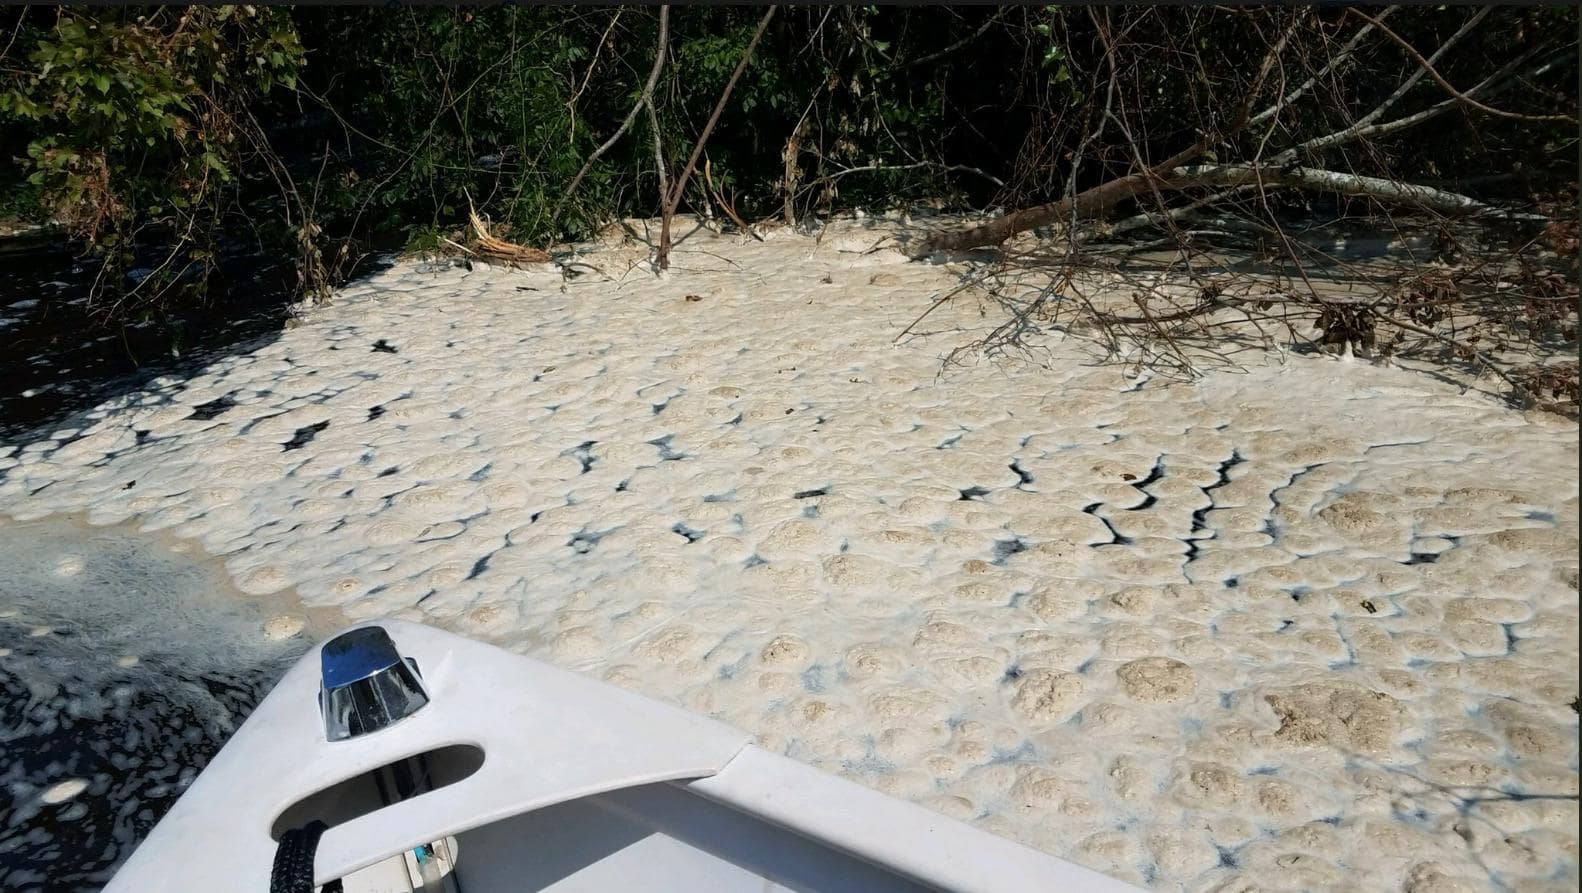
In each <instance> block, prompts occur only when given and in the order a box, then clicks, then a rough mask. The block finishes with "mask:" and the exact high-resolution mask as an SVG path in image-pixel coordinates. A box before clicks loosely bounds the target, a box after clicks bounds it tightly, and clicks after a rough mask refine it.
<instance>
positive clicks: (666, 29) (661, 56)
mask: <svg viewBox="0 0 1582 893" xmlns="http://www.w3.org/2000/svg"><path fill="white" fill-rule="evenodd" d="M654 43H655V46H654V67H653V70H651V71H649V72H648V81H647V83H645V84H643V92H642V95H640V96H638V97H637V101H636V102H634V103H632V110H631V111H629V112H627V113H626V120H624V121H622V122H621V126H620V127H618V128H616V130H615V132H614V133H612V134H610V138H609V139H607V140H605V141H604V143H603V145H601V146H599V148H597V149H594V150H593V154H592V155H589V156H588V160H587V161H585V162H583V164H582V170H579V171H577V175H576V176H575V177H572V178H571V183H570V184H568V185H567V186H566V191H565V192H564V193H562V194H561V196H560V200H559V201H557V202H555V209H554V210H553V211H551V212H550V214H549V219H551V220H558V219H560V211H561V209H562V208H564V207H565V205H566V202H567V200H569V199H570V198H571V195H572V193H574V192H576V191H577V186H578V185H580V184H581V183H582V178H583V177H586V176H587V175H588V171H589V170H591V169H592V168H593V164H594V162H596V161H598V160H599V159H600V158H601V157H603V156H604V153H606V152H608V151H610V149H611V147H613V146H614V145H615V144H616V143H618V142H620V140H621V137H623V136H625V135H626V131H627V130H629V129H630V128H631V126H632V122H633V121H636V120H637V113H638V112H640V111H642V110H643V105H644V103H648V102H651V101H652V100H653V96H654V87H655V85H657V84H658V83H659V72H660V71H661V70H663V69H664V67H665V53H666V50H667V49H668V48H669V45H670V7H669V5H665V6H661V7H659V39H658V40H656V41H655V42H654Z"/></svg>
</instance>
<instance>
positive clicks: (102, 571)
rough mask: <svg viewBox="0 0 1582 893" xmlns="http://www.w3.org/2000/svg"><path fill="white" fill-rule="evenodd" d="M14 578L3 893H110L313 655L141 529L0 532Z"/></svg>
mask: <svg viewBox="0 0 1582 893" xmlns="http://www.w3.org/2000/svg"><path fill="white" fill-rule="evenodd" d="M0 567H4V568H5V569H6V571H5V573H4V574H0V750H3V752H4V754H5V759H4V760H0V789H3V790H5V792H6V796H5V797H3V798H0V853H3V854H4V855H3V856H0V890H7V891H43V890H50V891H77V890H98V889H100V888H102V887H103V886H104V885H105V883H107V882H108V880H109V878H110V875H111V874H112V873H113V871H114V869H115V867H116V866H117V865H119V864H120V863H121V862H122V861H124V860H125V859H126V857H127V856H128V855H130V854H131V851H132V849H133V848H134V847H135V846H136V845H137V843H138V842H139V841H140V840H142V838H143V837H144V836H145V835H147V834H148V832H149V830H150V829H151V828H153V826H154V823H155V822H156V821H158V819H159V817H160V816H162V815H164V813H165V811H166V810H168V809H169V808H170V806H171V805H172V804H173V803H174V802H175V800H176V798H177V797H178V796H179V795H180V794H181V792H182V791H184V790H185V789H186V787H187V786H188V785H189V784H191V782H192V780H193V779H194V778H196V777H197V774H198V772H199V771H200V770H202V768H203V767H204V765H205V764H207V763H208V761H209V759H210V758H211V757H212V756H213V755H214V754H215V752H216V751H218V750H219V748H220V745H221V744H223V743H224V742H225V740H226V738H227V737H228V736H229V735H230V734H231V733H232V732H233V731H234V730H235V729H236V727H237V726H238V725H239V724H240V723H241V721H242V719H243V718H245V717H246V716H247V714H248V713H249V712H251V710H252V709H253V707H254V706H255V705H256V704H257V702H258V701H259V700H260V699H261V698H262V697H263V695H264V694H265V692H267V691H268V689H269V687H270V686H271V685H273V684H274V682H275V681H276V680H277V679H278V678H279V677H280V675H281V674H282V673H283V672H284V671H285V669H286V667H287V666H288V665H289V664H290V663H291V662H292V661H293V660H294V659H295V658H296V657H297V656H299V655H300V654H301V653H302V652H303V651H304V650H306V648H307V647H308V644H309V643H308V640H307V639H306V638H305V637H301V636H299V637H296V638H292V639H287V640H285V641H269V640H267V639H266V638H265V636H264V634H263V631H262V630H263V623H264V621H265V620H266V619H267V618H268V616H269V612H267V611H265V610H264V609H263V608H262V607H260V606H258V605H256V604H251V603H249V602H248V601H246V599H245V597H244V596H242V595H240V594H239V593H236V592H235V591H234V590H233V589H232V588H231V586H230V583H229V581H228V580H227V579H226V577H225V576H224V574H223V573H222V572H221V571H219V570H218V569H217V568H214V567H211V566H209V565H207V564H204V563H200V562H199V561H196V560H194V559H192V558H190V557H188V556H186V555H183V554H180V553H178V552H175V551H172V550H171V549H169V548H167V547H165V546H164V545H163V544H162V543H160V542H159V541H158V540H156V539H153V538H151V537H148V536H143V535H138V534H135V533H133V532H131V531H129V530H125V529H119V528H90V527H86V526H83V525H78V524H75V523H73V522H71V521H67V520H47V521H42V522H31V523H25V524H12V523H4V524H0ZM63 782H79V783H86V787H85V788H83V789H82V790H81V791H80V792H79V793H77V794H76V795H75V796H73V797H70V798H69V799H65V800H63V801H62V802H57V803H50V802H46V798H45V796H44V795H45V794H46V792H48V791H50V790H51V789H52V788H54V787H55V786H56V785H60V784H62V783H63ZM57 790H58V789H57Z"/></svg>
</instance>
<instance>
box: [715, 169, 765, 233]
mask: <svg viewBox="0 0 1582 893" xmlns="http://www.w3.org/2000/svg"><path fill="white" fill-rule="evenodd" d="M703 183H704V185H705V186H706V187H707V191H708V192H709V193H710V194H712V195H713V197H714V203H715V204H717V205H719V206H720V210H721V211H724V212H725V216H726V217H729V218H730V219H731V222H732V223H734V224H736V228H737V229H739V230H741V231H742V232H744V233H746V234H748V235H749V236H752V237H753V238H754V239H757V240H758V241H760V242H762V241H763V240H764V237H763V236H761V235H759V234H758V231H757V230H755V229H753V228H752V227H750V226H748V225H747V222H746V221H745V220H742V215H740V214H738V213H736V202H735V199H734V192H733V193H732V195H733V198H732V200H731V201H726V200H725V192H724V191H723V190H721V189H719V188H718V187H716V186H715V185H714V172H713V170H712V166H711V165H710V164H709V161H708V159H706V158H705V159H704V160H703Z"/></svg>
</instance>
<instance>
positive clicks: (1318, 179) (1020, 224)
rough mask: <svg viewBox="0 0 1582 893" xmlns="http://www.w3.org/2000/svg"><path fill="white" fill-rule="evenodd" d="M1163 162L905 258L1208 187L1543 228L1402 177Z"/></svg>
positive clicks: (938, 240)
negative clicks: (1293, 193)
mask: <svg viewBox="0 0 1582 893" xmlns="http://www.w3.org/2000/svg"><path fill="white" fill-rule="evenodd" d="M1193 149H1195V150H1197V151H1193V150H1188V152H1190V153H1191V154H1190V155H1188V152H1183V153H1181V154H1180V155H1177V156H1176V157H1175V158H1171V159H1169V160H1167V161H1166V162H1164V163H1163V164H1160V165H1157V166H1155V167H1153V168H1151V169H1149V170H1147V171H1144V172H1142V173H1137V174H1129V175H1127V176H1125V177H1121V178H1119V179H1115V180H1110V181H1109V182H1107V183H1101V184H1099V185H1098V186H1095V187H1093V188H1092V189H1087V190H1084V191H1082V192H1079V193H1077V195H1076V197H1075V198H1068V199H1061V200H1060V201H1057V202H1050V203H1049V204H1046V205H1038V206H1037V207H1033V208H1027V209H1024V210H1021V211H1014V212H1012V213H1010V214H1006V215H1004V216H1003V217H997V218H995V219H993V220H990V221H988V222H987V223H981V224H978V225H977V226H972V227H968V228H967V229H963V230H957V231H955V232H946V233H936V234H935V235H933V236H931V237H929V238H928V239H926V240H924V241H923V242H922V244H921V245H920V246H919V248H918V249H916V250H915V251H914V252H913V257H924V256H927V255H928V254H931V253H933V252H936V251H965V250H967V249H970V248H980V247H983V246H986V245H998V244H1000V243H1001V242H1004V241H1005V240H1006V239H1008V238H1010V237H1011V236H1013V235H1015V234H1017V233H1019V232H1022V231H1024V230H1029V229H1033V228H1035V227H1039V226H1047V225H1049V224H1051V223H1055V222H1057V221H1061V220H1067V221H1069V220H1078V221H1081V220H1091V219H1093V218H1095V217H1098V216H1100V215H1102V214H1103V213H1104V212H1105V211H1108V210H1109V209H1110V208H1112V207H1114V206H1115V205H1117V204H1119V203H1120V202H1122V201H1124V200H1126V199H1128V198H1132V197H1134V196H1137V195H1138V194H1140V193H1142V192H1144V191H1146V190H1150V189H1157V190H1159V191H1161V192H1178V191H1180V190H1183V189H1191V188H1194V187H1199V186H1214V187H1230V188H1243V187H1260V186H1262V187H1269V188H1274V187H1290V188H1295V189H1307V190H1311V191H1315V192H1329V193H1333V194H1336V195H1349V196H1357V197H1365V198H1372V199H1376V200H1378V201H1380V202H1384V203H1386V204H1393V205H1411V206H1413V207H1415V208H1419V209H1421V210H1425V211H1433V212H1435V213H1438V214H1444V215H1446V216H1448V217H1473V218H1482V219H1488V220H1508V221H1513V222H1521V223H1547V222H1548V221H1549V218H1548V217H1545V216H1543V215H1542V214H1528V213H1522V212H1519V211H1510V210H1506V209H1504V208H1499V207H1496V206H1494V205H1490V204H1486V203H1484V202H1480V201H1478V200H1477V199H1475V198H1470V197H1468V196H1465V195H1461V194H1460V193H1456V192H1448V191H1446V190H1443V189H1435V188H1432V187H1429V186H1420V185H1418V184H1415V183H1407V182H1405V181H1402V180H1390V179H1386V178H1383V177H1367V176H1363V175H1361V174H1348V173H1345V172H1343V171H1331V170H1323V169H1320V168H1306V167H1284V168H1282V167H1266V166H1259V165H1252V164H1209V165H1186V164H1184V162H1185V161H1190V160H1193V159H1194V158H1195V157H1196V156H1197V155H1199V154H1201V151H1202V150H1201V149H1198V148H1197V147H1196V146H1194V147H1193ZM1171 216H1173V215H1171V214H1169V213H1166V214H1165V215H1163V217H1162V216H1161V215H1159V214H1144V215H1138V218H1137V219H1136V220H1135V221H1133V220H1128V221H1127V223H1129V224H1132V225H1129V226H1126V227H1125V229H1133V228H1135V227H1136V226H1139V225H1143V224H1145V223H1147V222H1153V221H1156V220H1162V219H1164V217H1171Z"/></svg>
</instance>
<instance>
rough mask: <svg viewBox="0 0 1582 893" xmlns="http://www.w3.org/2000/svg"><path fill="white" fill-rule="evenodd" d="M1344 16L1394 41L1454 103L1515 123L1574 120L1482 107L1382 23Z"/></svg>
mask: <svg viewBox="0 0 1582 893" xmlns="http://www.w3.org/2000/svg"><path fill="white" fill-rule="evenodd" d="M1346 14H1347V15H1353V16H1356V17H1357V18H1359V19H1362V20H1363V21H1365V22H1368V23H1369V24H1371V25H1374V26H1376V27H1377V28H1378V29H1379V31H1380V32H1381V33H1383V34H1384V36H1385V37H1388V38H1389V39H1390V40H1392V41H1394V42H1395V44H1396V46H1399V47H1400V48H1401V50H1402V51H1403V52H1405V53H1406V55H1408V56H1410V57H1412V61H1413V62H1416V63H1417V64H1418V65H1419V66H1420V67H1421V68H1422V69H1423V70H1424V71H1426V72H1428V76H1429V77H1431V78H1433V79H1434V83H1436V84H1438V85H1439V86H1440V87H1442V88H1444V91H1445V92H1446V93H1449V94H1450V95H1451V96H1454V97H1455V98H1456V101H1458V102H1460V103H1462V104H1463V105H1469V106H1472V107H1473V108H1475V109H1477V110H1478V111H1480V112H1484V113H1486V114H1490V115H1494V116H1496V117H1499V118H1511V119H1513V120H1516V121H1575V120H1576V119H1575V118H1573V117H1572V116H1570V115H1521V114H1517V113H1516V112H1507V111H1502V110H1500V109H1497V108H1493V107H1491V106H1487V105H1484V104H1483V103H1481V102H1478V101H1477V100H1476V99H1473V98H1472V97H1470V96H1468V95H1467V94H1465V93H1463V92H1461V91H1460V90H1457V89H1456V88H1455V87H1452V86H1451V85H1450V82H1449V81H1447V80H1445V79H1444V77H1443V76H1442V75H1440V73H1439V72H1438V71H1437V70H1435V68H1434V66H1433V64H1432V63H1431V62H1429V61H1428V60H1427V59H1424V58H1423V54H1422V53H1419V52H1418V51H1417V49H1416V47H1413V46H1412V45H1411V44H1410V43H1407V42H1406V40H1405V38H1403V37H1401V35H1399V34H1396V33H1395V32H1394V31H1391V30H1390V29H1389V28H1388V27H1387V26H1385V25H1384V24H1383V23H1381V22H1380V21H1379V20H1378V19H1375V18H1372V17H1370V16H1369V15H1368V14H1367V13H1364V12H1361V11H1359V10H1358V9H1356V8H1355V7H1351V8H1348V9H1347V10H1346Z"/></svg>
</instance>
